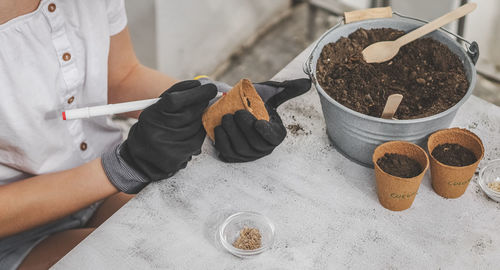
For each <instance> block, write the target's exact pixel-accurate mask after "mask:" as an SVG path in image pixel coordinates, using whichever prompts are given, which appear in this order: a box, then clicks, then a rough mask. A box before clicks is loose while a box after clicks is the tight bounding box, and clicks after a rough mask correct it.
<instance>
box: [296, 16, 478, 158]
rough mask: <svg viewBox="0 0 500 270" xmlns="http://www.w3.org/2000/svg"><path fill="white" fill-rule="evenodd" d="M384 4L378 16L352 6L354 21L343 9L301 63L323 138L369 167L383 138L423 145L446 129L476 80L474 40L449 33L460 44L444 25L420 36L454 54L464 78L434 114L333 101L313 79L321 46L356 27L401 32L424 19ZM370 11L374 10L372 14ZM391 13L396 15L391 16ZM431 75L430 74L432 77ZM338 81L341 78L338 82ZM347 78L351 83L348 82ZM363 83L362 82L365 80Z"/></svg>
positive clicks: (419, 80) (420, 81) (422, 80)
mask: <svg viewBox="0 0 500 270" xmlns="http://www.w3.org/2000/svg"><path fill="white" fill-rule="evenodd" d="M382 9H386V8H382ZM387 9H388V11H387V12H384V13H383V15H382V16H379V15H380V14H381V13H380V12H375V11H377V10H375V11H373V10H372V11H355V13H356V14H355V15H356V16H354V17H356V18H362V19H364V20H358V21H355V20H353V19H352V17H353V16H347V15H348V13H346V14H345V16H344V20H342V21H340V22H339V23H338V24H337V25H336V26H334V27H333V28H331V29H330V30H328V31H327V32H326V33H325V34H323V36H322V37H321V38H320V39H319V40H318V41H317V43H316V44H315V45H314V47H313V49H312V51H311V54H310V56H309V57H308V58H307V60H306V63H305V64H304V72H305V73H306V74H308V75H309V77H310V78H311V80H312V82H313V84H314V86H315V88H316V90H317V91H318V94H319V97H320V102H321V107H322V110H323V116H324V118H325V122H326V132H327V134H328V137H329V138H330V140H331V141H332V143H333V145H334V146H335V147H336V148H337V150H338V151H339V152H341V153H343V154H344V155H345V156H347V157H348V158H350V159H351V160H353V161H356V162H358V163H360V164H362V165H365V166H368V167H371V166H373V163H372V160H371V159H370V156H371V155H372V153H373V151H374V150H375V148H376V147H377V146H378V145H380V144H382V143H384V142H388V141H409V142H412V143H416V144H419V145H421V146H424V145H425V140H426V138H427V137H428V136H429V134H431V133H433V132H435V131H437V130H440V129H443V128H448V127H449V126H450V124H451V122H452V121H453V118H454V117H455V114H456V112H457V110H458V108H460V107H461V106H462V105H463V104H464V103H465V101H466V100H467V99H468V98H469V97H470V95H471V94H472V91H473V89H474V86H475V83H476V69H475V66H474V64H475V63H476V61H477V57H478V56H479V49H478V47H477V43H476V42H472V43H470V42H468V41H466V40H464V39H463V38H461V37H458V36H455V37H456V38H458V39H460V40H461V41H463V42H464V44H467V45H466V46H465V47H464V45H462V44H461V43H459V42H457V40H456V38H455V37H452V36H450V34H451V35H453V33H450V32H447V31H446V30H445V29H440V30H436V31H434V32H431V33H429V34H428V35H426V36H425V38H431V39H433V40H435V41H437V42H439V43H440V44H442V45H444V46H446V48H448V49H449V51H451V53H453V54H454V55H456V57H457V58H458V61H459V62H460V63H461V64H463V70H464V73H465V78H466V81H467V83H468V86H467V87H466V89H465V93H464V95H463V97H461V99H459V100H458V102H457V103H456V104H454V105H453V106H451V107H450V108H448V109H446V110H444V111H440V112H438V113H436V114H432V115H426V116H423V117H422V118H414V119H404V120H393V119H382V118H380V116H378V117H377V116H372V115H368V114H364V113H360V112H358V111H355V110H354V109H352V108H349V107H347V106H345V105H343V104H341V102H339V100H336V99H334V98H332V97H331V96H330V95H329V94H328V92H327V91H326V90H325V89H326V88H324V87H323V86H322V85H321V84H320V83H319V76H318V75H319V74H320V73H321V70H320V69H321V66H320V65H319V64H318V60H319V59H320V57H321V53H322V50H323V48H325V47H326V46H327V45H328V44H330V43H335V42H337V41H339V40H340V39H341V38H343V37H348V36H349V35H350V34H352V33H354V32H355V31H357V30H358V29H360V28H364V29H366V30H370V29H380V28H392V29H396V30H399V31H403V32H409V31H412V30H414V29H416V28H418V27H420V26H421V25H422V24H424V22H423V21H421V20H418V19H413V18H409V17H406V16H402V15H400V14H397V13H396V12H392V11H391V10H390V8H387ZM373 14H375V15H377V14H378V15H377V16H374V15H373ZM393 14H394V15H397V16H392V15H393ZM351 15H352V14H351ZM337 55H338V54H337ZM327 60H328V59H327ZM389 63H391V62H389ZM377 65H388V64H377ZM339 70H340V69H336V72H337V71H338V72H340V71H341V70H340V71H339ZM431 75H435V74H431ZM431 77H432V76H429V77H426V78H427V79H431ZM432 78H436V76H434V77H432ZM381 79H383V78H381ZM427 79H423V78H417V79H414V80H416V82H417V83H422V85H423V84H425V83H426V81H425V80H427ZM339 80H342V79H339ZM431 80H432V79H431ZM339 83H342V82H341V81H339ZM344 83H345V82H344ZM349 83H351V81H350V82H349ZM364 83H365V84H366V82H364ZM348 90H349V89H345V96H347V97H349V96H352V93H350V92H349V91H348ZM389 90H390V89H389V88H387V89H381V90H380V91H389ZM391 91H392V90H391ZM372 98H373V100H375V99H376V98H375V97H371V96H368V95H367V97H366V100H368V101H370V100H372ZM405 100H411V101H412V102H413V101H415V100H414V99H412V98H408V97H407V98H406V99H404V98H403V102H405ZM431 100H432V99H431ZM444 100H446V99H444Z"/></svg>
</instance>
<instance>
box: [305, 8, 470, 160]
mask: <svg viewBox="0 0 500 270" xmlns="http://www.w3.org/2000/svg"><path fill="white" fill-rule="evenodd" d="M389 10H390V8H389ZM357 12H358V14H362V15H363V16H360V17H363V18H366V17H367V15H366V14H371V13H365V14H363V12H364V11H357ZM385 14H386V15H384V16H386V17H385V18H371V19H367V20H362V21H356V22H350V23H339V24H338V25H336V26H334V27H333V28H332V29H330V30H328V31H327V32H326V33H325V34H324V35H323V36H322V37H321V38H320V39H319V40H318V42H317V43H316V45H315V46H314V48H313V51H312V53H311V55H310V57H309V58H308V60H307V62H306V63H305V65H304V71H305V72H306V73H307V74H309V76H310V77H311V79H312V81H313V82H314V84H315V87H316V89H317V91H318V93H319V96H320V101H321V106H322V109H323V115H324V117H325V122H326V125H327V133H328V136H329V138H330V139H331V141H332V142H333V144H334V145H335V146H336V148H337V149H338V150H339V151H340V152H342V153H344V154H345V155H346V156H347V157H349V158H351V159H352V160H354V161H356V162H358V163H361V164H363V165H366V166H373V162H372V153H373V151H374V150H375V148H376V147H377V146H378V145H380V144H382V143H384V142H387V141H409V142H412V143H416V144H419V145H421V146H422V145H423V144H424V141H425V139H426V137H427V136H428V135H429V134H431V133H433V132H435V131H437V130H440V129H444V128H447V127H449V125H450V124H451V122H452V120H453V118H454V117H455V114H456V112H457V109H458V108H459V107H460V106H461V105H463V103H464V102H465V101H466V100H467V98H468V97H469V96H470V95H471V94H472V90H473V88H474V85H475V83H476V70H475V67H474V64H475V61H476V60H477V56H478V54H479V52H478V49H477V44H476V43H475V42H473V43H469V42H467V41H465V42H464V44H465V45H461V44H460V43H458V42H457V41H456V39H455V38H454V37H450V35H449V34H448V33H446V32H444V30H441V29H440V30H436V31H433V32H431V33H429V34H427V35H426V36H424V37H423V38H420V39H417V40H415V41H413V42H410V43H409V44H407V45H405V46H403V47H401V49H400V50H399V52H398V54H397V55H396V56H395V57H394V58H392V59H391V60H389V61H386V62H382V63H367V62H366V61H365V60H364V58H363V55H362V54H361V52H362V51H363V49H364V48H366V47H367V46H368V45H370V44H373V43H375V42H378V41H387V40H395V39H397V38H398V37H400V36H402V35H404V34H405V33H407V32H410V31H412V30H414V29H416V28H418V27H420V26H421V25H422V24H423V23H422V22H421V21H418V20H416V19H410V18H406V17H400V16H399V15H398V16H394V17H392V12H386V13H385ZM388 14H389V15H390V16H391V17H389V18H387V16H389V15H388ZM394 14H396V15H397V13H394ZM345 18H347V15H346V17H345ZM392 94H400V95H402V96H403V99H402V101H401V104H400V105H399V107H398V109H397V111H396V113H395V115H394V118H393V119H382V118H381V115H382V111H383V109H384V106H385V104H386V102H387V98H388V97H389V96H390V95H392Z"/></svg>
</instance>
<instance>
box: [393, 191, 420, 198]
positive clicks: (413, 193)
mask: <svg viewBox="0 0 500 270" xmlns="http://www.w3.org/2000/svg"><path fill="white" fill-rule="evenodd" d="M415 195H417V192H416V191H415V192H412V193H402V194H398V193H391V198H393V199H409V198H411V197H413V196H415Z"/></svg>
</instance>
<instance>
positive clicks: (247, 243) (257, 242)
mask: <svg viewBox="0 0 500 270" xmlns="http://www.w3.org/2000/svg"><path fill="white" fill-rule="evenodd" d="M261 240H262V236H261V235H260V232H259V230H258V229H256V228H246V227H245V228H243V229H242V230H241V231H240V236H239V237H238V239H236V241H234V243H233V246H234V247H235V248H239V249H244V250H253V249H257V248H260V247H261Z"/></svg>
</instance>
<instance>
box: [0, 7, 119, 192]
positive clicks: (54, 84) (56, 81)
mask: <svg viewBox="0 0 500 270" xmlns="http://www.w3.org/2000/svg"><path fill="white" fill-rule="evenodd" d="M126 24H127V17H126V14H125V7H124V3H123V0H85V1H82V0H64V1H63V0H42V1H41V3H40V5H39V7H38V8H37V10H35V11H34V12H32V13H29V14H26V15H23V16H20V17H17V18H15V19H13V20H11V21H8V22H7V23H5V24H2V25H0V185H2V184H7V183H10V182H13V181H16V180H20V179H23V178H26V177H29V176H32V175H38V174H44V173H49V172H54V171H60V170H65V169H69V168H73V167H76V166H79V165H81V164H83V163H86V162H88V161H90V160H92V159H95V158H97V157H99V156H100V155H101V153H102V152H103V151H105V150H107V149H108V148H110V147H111V146H113V145H115V144H116V143H118V142H120V140H121V133H120V130H119V129H118V127H117V126H115V125H114V124H113V123H112V122H111V119H110V118H109V117H96V118H91V119H82V120H68V121H63V120H62V117H61V112H62V111H63V110H67V109H74V108H79V107H85V106H93V105H103V104H107V93H108V91H107V84H108V83H107V65H108V52H109V43H110V36H112V35H115V34H117V33H119V32H120V31H122V30H123V29H124V28H125V26H126Z"/></svg>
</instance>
